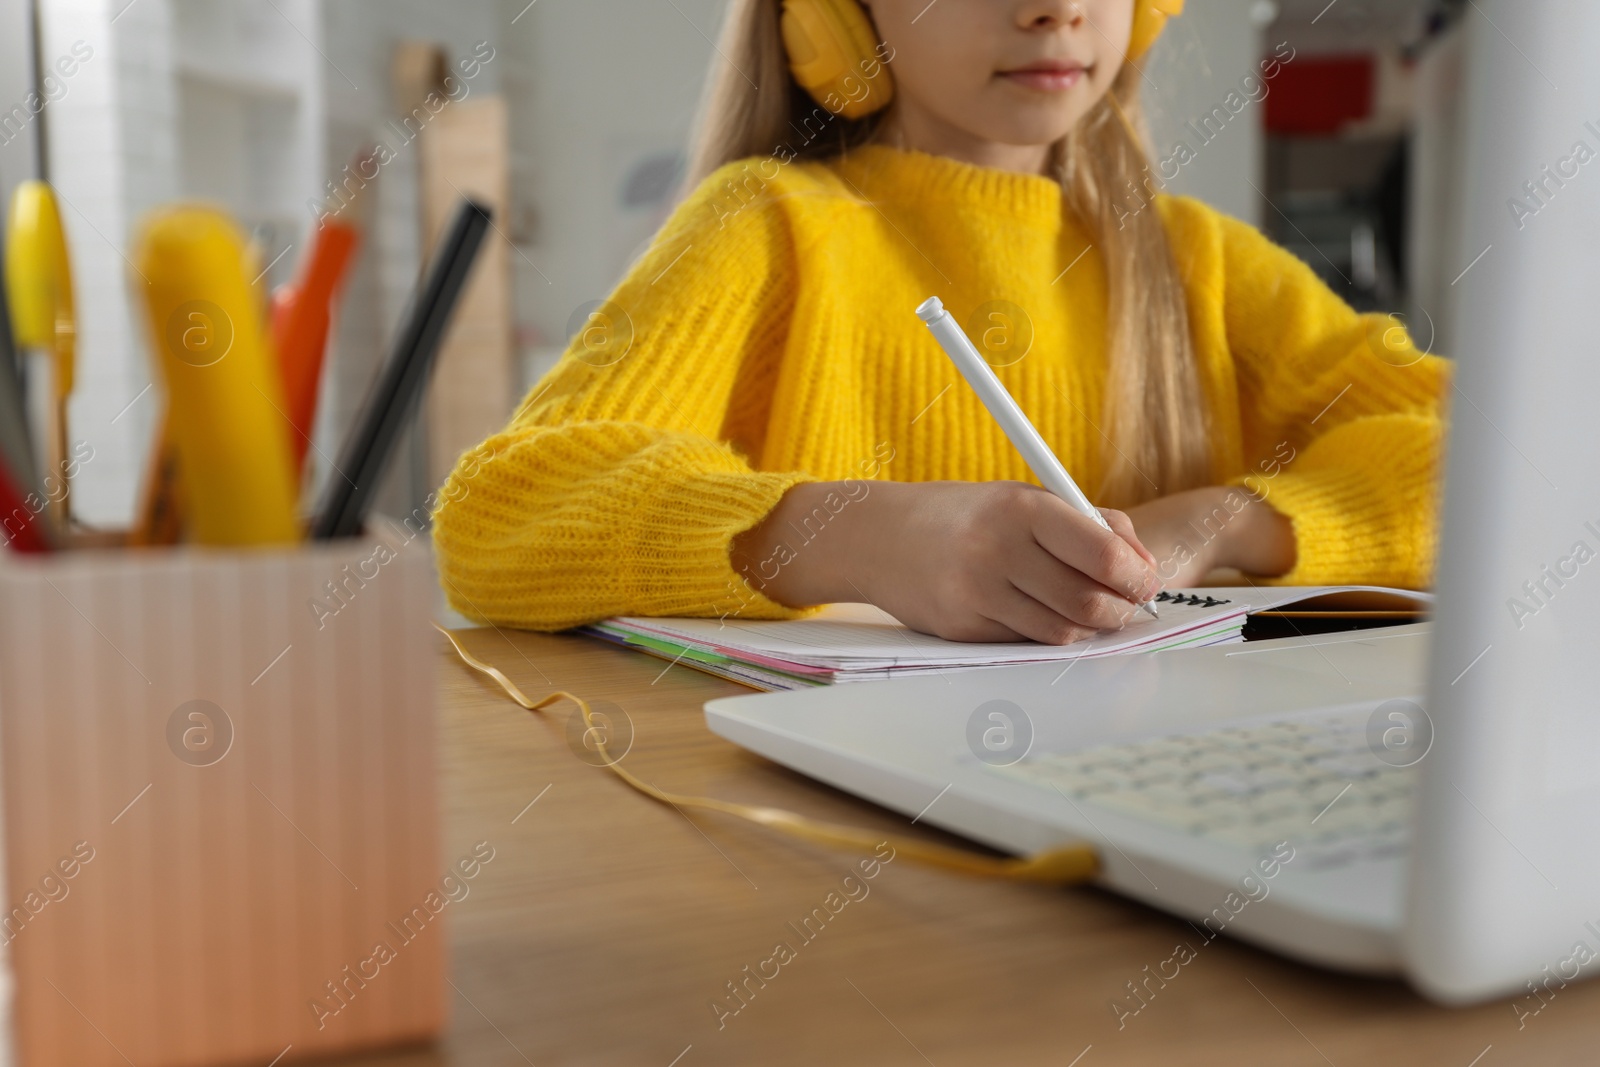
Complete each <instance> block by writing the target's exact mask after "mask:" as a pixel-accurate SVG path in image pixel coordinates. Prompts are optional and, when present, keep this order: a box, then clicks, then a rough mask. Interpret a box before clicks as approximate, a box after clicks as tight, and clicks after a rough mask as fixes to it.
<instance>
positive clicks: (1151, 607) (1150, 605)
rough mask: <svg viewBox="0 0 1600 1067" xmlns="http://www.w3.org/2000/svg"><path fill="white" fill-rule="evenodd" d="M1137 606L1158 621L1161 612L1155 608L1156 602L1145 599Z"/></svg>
mask: <svg viewBox="0 0 1600 1067" xmlns="http://www.w3.org/2000/svg"><path fill="white" fill-rule="evenodd" d="M1139 606H1140V607H1141V608H1143V609H1144V610H1145V613H1146V614H1148V615H1149V616H1150V617H1151V618H1152V619H1156V620H1158V621H1159V620H1160V618H1161V613H1160V612H1159V611H1157V610H1156V602H1155V601H1153V600H1147V601H1145V602H1144V603H1143V604H1140V605H1139Z"/></svg>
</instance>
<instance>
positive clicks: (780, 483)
mask: <svg viewBox="0 0 1600 1067" xmlns="http://www.w3.org/2000/svg"><path fill="white" fill-rule="evenodd" d="M807 480H808V479H807V476H806V475H804V474H800V473H796V472H786V473H768V472H759V471H739V472H726V471H696V472H693V473H675V474H674V475H673V476H671V478H670V479H669V480H667V481H664V482H662V483H659V484H658V485H657V486H655V487H653V488H652V489H651V491H650V492H649V494H648V496H647V497H646V498H645V499H644V500H642V501H640V502H639V505H638V509H637V510H636V511H634V512H633V513H632V515H631V516H629V519H628V521H627V522H625V523H624V524H622V525H621V526H620V527H619V533H618V540H619V542H620V544H619V545H618V546H617V548H618V550H619V551H618V555H619V557H620V560H621V562H620V564H619V565H620V566H622V567H624V568H630V569H635V573H634V574H633V575H628V576H624V581H625V582H626V584H627V585H628V586H630V587H631V594H630V596H629V599H630V601H631V602H633V603H635V604H636V605H637V608H636V609H634V610H636V612H637V614H640V615H687V616H702V617H711V616H723V615H726V616H730V617H732V616H737V617H739V618H743V619H795V618H801V617H803V616H805V615H809V614H812V613H813V612H814V609H797V608H790V607H786V606H785V605H783V604H779V603H778V602H777V601H775V600H772V599H770V598H768V597H766V596H765V595H763V594H761V593H759V592H757V591H756V590H755V589H754V588H753V587H752V586H751V585H750V584H749V583H748V582H746V581H745V580H744V577H743V576H742V575H741V574H739V572H738V571H736V570H734V568H733V564H732V562H731V561H730V559H729V549H730V547H731V545H732V542H733V539H734V538H735V537H737V536H738V535H739V534H741V533H744V532H745V531H746V530H748V529H750V528H751V527H752V526H755V525H756V524H757V523H759V522H760V521H761V520H762V519H764V518H765V517H766V516H767V514H768V513H769V512H771V511H772V509H773V508H775V507H777V505H778V501H779V500H781V499H782V498H783V494H784V493H786V492H788V491H789V490H790V489H791V488H793V487H794V486H795V485H798V484H799V483H801V482H804V481H807Z"/></svg>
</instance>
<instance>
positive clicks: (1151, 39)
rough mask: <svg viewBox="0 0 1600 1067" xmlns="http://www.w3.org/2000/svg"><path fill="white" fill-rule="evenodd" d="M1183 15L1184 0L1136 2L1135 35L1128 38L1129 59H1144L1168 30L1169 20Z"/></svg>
mask: <svg viewBox="0 0 1600 1067" xmlns="http://www.w3.org/2000/svg"><path fill="white" fill-rule="evenodd" d="M1181 14H1183V0H1134V9H1133V33H1132V35H1130V36H1129V38H1128V59H1129V60H1136V59H1143V58H1144V55H1145V53H1146V52H1148V51H1150V49H1151V47H1152V46H1154V45H1155V43H1156V38H1157V37H1160V36H1161V31H1162V30H1164V29H1166V28H1167V20H1168V19H1174V18H1177V17H1178V16H1179V15H1181Z"/></svg>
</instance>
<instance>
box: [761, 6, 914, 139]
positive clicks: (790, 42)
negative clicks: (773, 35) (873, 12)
mask: <svg viewBox="0 0 1600 1067" xmlns="http://www.w3.org/2000/svg"><path fill="white" fill-rule="evenodd" d="M781 28H782V30H783V47H784V50H785V51H786V52H788V55H789V70H790V71H791V72H792V73H793V74H794V80H795V81H797V82H799V83H800V86H801V88H803V89H805V91H806V92H808V93H810V94H811V98H812V99H813V100H815V101H816V102H817V103H819V104H822V105H823V106H825V107H829V108H830V110H835V111H837V113H838V114H840V115H843V116H844V117H845V118H847V119H859V118H862V117H863V116H866V115H870V114H872V113H873V112H874V111H878V110H880V109H882V108H885V107H887V106H889V101H890V100H892V99H894V79H893V78H892V77H891V76H890V74H889V68H888V66H887V65H884V64H880V63H878V60H877V35H876V33H874V32H873V29H872V22H871V20H870V19H868V18H867V13H866V10H865V9H864V8H862V6H861V4H860V3H859V2H858V0H783V19H782V22H781ZM864 63H868V64H875V65H877V66H879V67H880V69H879V71H878V76H877V77H875V78H871V79H869V78H868V77H867V76H866V74H865V73H864V72H863V71H862V64H864ZM868 69H870V66H869V68H868ZM846 79H851V81H850V82H849V84H847V82H846ZM862 85H866V86H868V87H869V92H868V93H867V95H866V96H864V97H862V98H861V99H859V100H852V99H851V95H850V90H851V89H854V91H855V92H857V93H859V92H860V86H862ZM830 97H832V101H831V104H830V100H829V98H830ZM831 105H837V106H831Z"/></svg>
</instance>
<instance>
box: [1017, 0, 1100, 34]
mask: <svg viewBox="0 0 1600 1067" xmlns="http://www.w3.org/2000/svg"><path fill="white" fill-rule="evenodd" d="M1087 20H1088V16H1087V15H1085V14H1084V11H1083V7H1082V5H1081V4H1079V3H1076V2H1075V0H1029V2H1027V3H1024V4H1023V5H1022V6H1021V7H1020V8H1019V9H1018V11H1017V24H1018V25H1019V26H1021V27H1023V28H1024V29H1051V28H1054V27H1056V26H1071V27H1074V28H1077V27H1079V26H1082V25H1083V24H1084V23H1085V22H1086V21H1087Z"/></svg>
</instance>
